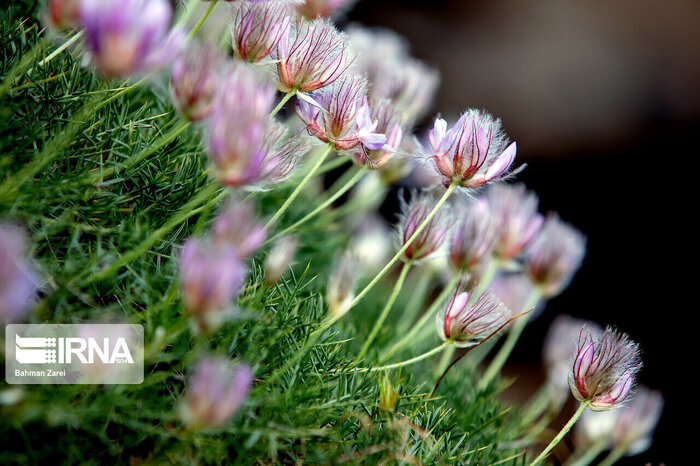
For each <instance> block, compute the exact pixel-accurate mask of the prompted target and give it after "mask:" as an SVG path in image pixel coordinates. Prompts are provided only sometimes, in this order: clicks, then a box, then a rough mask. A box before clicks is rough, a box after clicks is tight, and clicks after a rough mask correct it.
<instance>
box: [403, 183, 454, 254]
mask: <svg viewBox="0 0 700 466" xmlns="http://www.w3.org/2000/svg"><path fill="white" fill-rule="evenodd" d="M399 200H400V202H401V217H400V221H399V230H398V231H399V238H400V244H399V246H400V247H403V246H404V245H405V244H406V243H407V242H408V240H409V239H410V238H411V237H412V236H413V234H414V233H415V232H416V230H417V229H418V226H419V225H421V224H422V223H423V221H424V220H425V219H426V218H427V217H428V215H429V214H430V212H431V211H432V210H433V207H434V206H435V203H434V201H433V198H432V196H430V195H429V194H423V195H418V194H416V193H413V194H412V195H411V201H410V202H408V203H406V201H404V199H403V197H400V198H399ZM447 230H448V227H447V226H446V225H445V223H444V221H443V216H442V214H441V212H438V213H437V214H435V216H434V217H433V218H432V219H431V220H430V222H428V224H427V226H426V227H425V228H424V229H423V231H421V232H420V234H419V235H418V237H416V239H415V240H413V242H412V243H411V245H410V246H409V247H408V249H406V251H405V252H404V258H405V259H408V260H420V259H424V258H426V257H427V256H429V255H430V254H431V253H433V252H435V251H436V250H437V249H438V248H440V246H441V245H442V243H443V241H444V240H445V237H446V236H447Z"/></svg>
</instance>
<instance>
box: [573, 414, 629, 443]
mask: <svg viewBox="0 0 700 466" xmlns="http://www.w3.org/2000/svg"><path fill="white" fill-rule="evenodd" d="M620 411H621V410H620V409H614V410H612V411H598V412H596V411H591V410H590V409H587V410H586V411H584V413H583V415H582V416H581V419H579V421H578V422H577V423H576V430H575V431H574V436H575V438H576V450H577V451H581V452H582V451H584V450H587V449H588V448H590V447H592V446H593V445H596V444H598V443H602V444H603V446H602V448H610V447H611V446H612V433H613V429H614V428H615V422H616V421H617V417H618V414H619V412H620Z"/></svg>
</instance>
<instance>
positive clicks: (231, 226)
mask: <svg viewBox="0 0 700 466" xmlns="http://www.w3.org/2000/svg"><path fill="white" fill-rule="evenodd" d="M212 235H213V238H214V241H216V242H218V243H221V244H230V245H232V246H233V247H234V248H235V250H236V253H237V254H238V256H239V258H240V259H245V258H246V257H249V256H251V255H252V254H253V253H254V252H255V251H256V250H257V249H258V248H259V247H260V245H262V244H263V242H264V241H265V238H266V237H267V233H266V232H265V226H264V225H263V224H262V223H260V222H259V221H258V219H257V217H256V215H255V208H254V207H253V205H252V204H251V203H250V202H247V201H243V200H240V199H237V198H232V199H229V201H228V202H227V205H226V206H225V207H224V209H223V210H222V212H221V214H219V216H218V217H217V218H216V220H214V225H213V226H212Z"/></svg>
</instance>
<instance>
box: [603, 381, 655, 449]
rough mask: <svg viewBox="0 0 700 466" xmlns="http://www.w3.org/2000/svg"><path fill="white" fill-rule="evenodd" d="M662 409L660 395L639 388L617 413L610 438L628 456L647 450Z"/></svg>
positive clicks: (644, 388)
mask: <svg viewBox="0 0 700 466" xmlns="http://www.w3.org/2000/svg"><path fill="white" fill-rule="evenodd" d="M663 409H664V397H663V396H662V395H661V393H659V392H657V391H654V390H649V389H648V388H646V387H639V388H638V389H637V391H636V392H635V394H634V398H633V399H632V400H631V401H630V402H629V403H627V404H626V405H625V406H623V407H622V408H621V409H619V410H618V411H617V413H618V417H617V422H616V423H615V428H614V430H613V436H612V437H613V442H614V443H615V445H616V446H620V447H623V448H625V451H626V453H627V454H628V455H629V456H632V455H638V454H639V453H642V452H643V451H645V450H647V449H648V448H649V446H651V441H652V436H653V434H654V429H655V428H656V425H657V424H658V423H659V419H660V418H661V413H662V412H663Z"/></svg>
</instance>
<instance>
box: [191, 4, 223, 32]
mask: <svg viewBox="0 0 700 466" xmlns="http://www.w3.org/2000/svg"><path fill="white" fill-rule="evenodd" d="M217 3H218V0H211V3H210V4H209V8H207V11H205V12H204V14H203V15H202V17H201V18H199V21H198V22H197V24H195V25H194V27H193V28H192V30H191V31H190V33H189V34H188V36H187V37H188V38H190V39H191V38H192V37H194V36H195V34H197V32H198V31H199V30H200V29H201V28H202V26H204V23H205V22H206V21H207V18H209V15H210V14H211V13H212V11H214V8H215V7H216V5H217Z"/></svg>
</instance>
